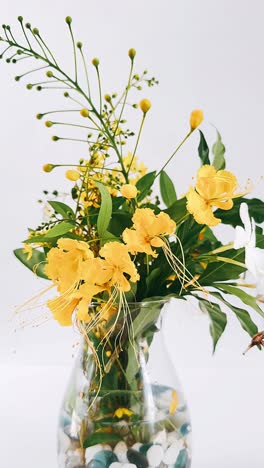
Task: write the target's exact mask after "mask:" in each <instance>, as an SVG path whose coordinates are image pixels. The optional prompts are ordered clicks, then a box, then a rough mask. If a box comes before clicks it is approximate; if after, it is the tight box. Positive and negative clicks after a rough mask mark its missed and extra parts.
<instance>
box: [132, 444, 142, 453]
mask: <svg viewBox="0 0 264 468" xmlns="http://www.w3.org/2000/svg"><path fill="white" fill-rule="evenodd" d="M142 445H143V444H141V443H140V442H136V443H135V444H134V445H132V449H133V450H136V451H137V452H139V449H140V447H142Z"/></svg>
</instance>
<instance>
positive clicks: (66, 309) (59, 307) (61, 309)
mask: <svg viewBox="0 0 264 468" xmlns="http://www.w3.org/2000/svg"><path fill="white" fill-rule="evenodd" d="M79 301H80V298H79V297H78V294H77V293H76V292H73V293H72V294H68V295H61V296H58V297H55V298H54V299H51V300H49V301H48V302H47V305H48V307H49V309H50V311H51V312H52V315H53V318H54V319H55V320H57V322H59V324H60V325H62V326H64V327H67V326H70V325H72V314H73V312H74V310H75V308H76V306H77V305H78V303H79Z"/></svg>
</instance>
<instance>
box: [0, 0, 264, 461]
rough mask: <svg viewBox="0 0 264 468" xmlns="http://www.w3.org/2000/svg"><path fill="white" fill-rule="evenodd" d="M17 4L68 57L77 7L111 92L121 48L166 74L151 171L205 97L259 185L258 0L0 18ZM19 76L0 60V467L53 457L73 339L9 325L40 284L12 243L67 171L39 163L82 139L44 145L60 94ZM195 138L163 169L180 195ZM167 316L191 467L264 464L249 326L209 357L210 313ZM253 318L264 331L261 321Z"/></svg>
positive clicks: (115, 5) (235, 160) (263, 10)
mask: <svg viewBox="0 0 264 468" xmlns="http://www.w3.org/2000/svg"><path fill="white" fill-rule="evenodd" d="M19 14H22V15H23V16H24V17H25V19H26V20H28V21H31V23H32V24H33V25H34V26H35V25H36V26H38V27H39V28H40V30H41V32H42V31H43V33H44V34H45V36H46V35H47V38H48V41H49V44H55V45H54V49H55V52H58V51H59V52H60V55H62V56H63V60H64V62H65V63H66V65H67V66H69V67H70V66H71V65H72V57H71V56H70V50H71V48H70V41H69V38H68V36H67V31H66V25H65V24H64V21H63V19H64V17H65V16H66V15H68V14H70V15H71V16H73V18H74V23H73V25H74V29H75V31H78V33H77V38H78V39H80V40H82V41H83V42H84V43H86V44H87V45H88V47H89V50H88V58H89V59H91V58H92V57H94V56H99V57H100V59H101V63H102V74H103V81H104V83H105V91H107V92H108V91H109V90H110V91H111V90H112V89H113V90H116V89H119V88H120V86H121V84H122V85H123V83H124V82H125V80H126V67H128V59H127V56H126V53H127V50H128V48H129V47H135V48H136V49H137V51H138V55H137V59H138V60H137V63H138V69H139V70H140V69H144V68H145V67H147V68H148V69H149V71H150V72H151V74H152V73H153V74H154V75H155V76H156V77H157V78H159V80H160V86H159V87H158V88H155V89H154V90H147V92H146V93H145V95H146V97H149V98H151V100H152V102H153V109H152V110H151V113H150V114H149V116H150V117H151V118H149V120H148V122H147V123H146V127H145V129H144V137H143V139H142V143H141V145H140V149H139V152H138V155H139V156H141V157H142V158H143V159H144V161H146V162H147V164H148V165H149V167H150V168H154V167H157V166H159V165H160V164H161V163H162V162H165V161H166V159H167V157H168V155H169V154H170V153H171V151H172V150H173V148H174V147H175V145H176V144H177V143H178V142H179V141H180V139H181V138H182V137H183V136H184V135H185V132H186V128H187V125H188V117H189V112H190V110H192V109H193V108H196V107H201V108H203V109H204V112H205V116H206V119H207V123H205V124H204V130H205V132H206V133H207V134H208V135H209V136H210V139H211V142H212V139H213V138H214V131H213V129H212V127H210V125H209V122H213V123H214V124H215V125H216V126H217V127H218V128H219V130H220V131H221V133H222V136H223V140H224V142H225V144H226V146H227V155H228V161H229V163H228V168H229V169H230V170H232V171H234V172H235V173H236V175H237V176H238V178H239V180H240V181H241V185H242V186H243V185H244V184H245V182H246V179H247V177H249V176H250V177H251V178H252V179H253V182H254V183H255V185H257V188H256V191H255V192H254V195H261V194H262V193H263V185H260V184H259V177H260V175H262V174H263V98H264V88H263V82H264V67H263V60H262V57H263V43H264V41H263V40H264V31H263V14H264V4H263V2H262V0H253V1H252V0H233V1H232V2H230V0H221V1H220V0H199V1H196V0H184V1H174V2H173V1H169V0H163V1H151V2H150V1H148V2H142V1H140V0H134V1H133V2H131V3H127V2H123V1H121V0H112V1H111V2H106V1H102V0H101V1H97V2H87V1H86V2H75V3H73V2H72V1H69V0H64V1H62V0H58V1H57V2H54V1H51V0H46V1H45V2H44V3H41V4H40V3H39V2H33V0H23V1H22V2H21V0H20V1H19V0H12V2H2V4H1V22H4V23H7V24H8V23H9V22H10V23H14V22H15V18H16V17H17V15H19ZM46 31H47V34H46V33H45V32H46ZM65 41H66V42H67V41H68V46H67V47H66V46H65V44H66V42H65ZM24 69H25V66H24V65H23V66H22V64H21V68H20V70H21V71H22V70H24ZM17 73H18V68H16V67H15V66H11V65H10V66H7V65H5V64H4V63H1V68H0V85H1V86H0V102H1V115H0V124H1V125H0V129H1V130H0V131H1V138H0V154H1V157H0V165H1V167H0V174H1V183H0V200H1V226H2V238H1V241H2V243H1V287H2V288H1V306H2V307H1V317H0V356H1V361H2V363H3V364H2V366H1V369H0V371H1V374H0V375H1V377H0V379H1V380H0V381H1V385H0V415H1V424H0V449H1V466H3V467H7V468H16V467H19V468H33V467H34V468H35V467H37V468H47V467H49V468H55V467H56V462H55V426H56V418H57V412H58V408H59V402H60V400H61V396H62V393H63V388H64V386H65V377H66V374H67V373H68V369H69V366H70V365H71V362H70V361H71V352H72V348H71V346H72V344H73V343H75V342H76V340H77V337H72V336H71V333H70V332H69V330H62V329H60V328H59V327H57V326H56V324H54V323H48V324H46V325H43V326H42V327H39V328H37V329H33V330H26V331H24V332H22V333H17V335H14V334H12V333H11V330H12V324H11V323H9V321H8V320H9V319H10V316H11V311H12V307H13V306H14V305H17V304H21V303H23V301H25V300H26V299H28V297H31V296H32V295H34V294H35V292H37V291H39V290H41V289H42V287H43V284H44V282H41V281H38V280H36V279H35V278H34V277H32V275H31V274H30V273H29V272H27V271H25V270H24V268H23V267H22V266H21V265H19V264H18V263H17V262H16V261H15V259H14V258H13V256H12V254H11V251H12V249H13V248H16V247H17V246H19V243H20V240H21V239H22V238H23V237H26V227H27V226H28V225H30V226H34V225H36V224H37V223H38V222H39V205H38V204H37V203H36V201H35V200H37V199H38V198H39V197H40V196H41V194H40V192H41V190H42V189H46V188H47V189H50V190H52V189H54V188H59V189H61V190H65V189H67V188H68V187H69V185H68V183H67V182H66V181H65V182H62V185H61V186H59V184H60V181H62V180H63V175H62V173H58V172H57V173H55V172H54V173H52V174H49V175H47V174H44V173H42V172H41V170H40V169H41V166H42V164H44V163H46V162H57V161H58V162H62V161H72V160H74V161H75V160H76V158H77V157H79V156H82V155H83V151H84V150H83V147H82V146H79V145H78V144H77V145H75V144H70V143H69V144H66V143H65V144H64V143H61V144H60V143H57V144H54V143H52V142H50V140H49V136H50V134H53V133H55V132H53V131H52V132H49V131H48V130H46V129H45V128H43V127H44V125H43V123H41V122H39V121H36V120H34V115H35V114H36V113H37V112H41V111H44V110H49V109H54V108H58V107H59V102H60V99H59V97H57V98H55V96H54V95H53V94H44V93H43V94H42V93H36V92H31V93H30V92H28V91H26V90H25V89H24V88H23V87H22V86H21V84H20V83H19V84H17V83H15V82H14V80H13V76H14V75H16V74H17ZM27 82H28V81H27V80H26V81H25V83H27ZM19 88H20V89H19ZM62 104H64V101H63V100H62ZM137 125H138V123H137V119H136V118H134V126H135V128H136V127H137ZM130 126H131V127H132V126H133V122H132V124H131V125H130ZM58 133H59V132H58ZM61 133H62V132H61ZM196 146H197V135H196V136H195V135H193V137H192V139H191V141H189V142H188V144H187V145H186V147H185V149H184V150H183V151H182V152H181V154H179V155H178V156H177V159H176V160H175V162H174V163H172V164H171V166H170V168H169V171H170V175H171V176H172V177H173V178H174V179H175V181H177V185H178V193H183V192H185V191H186V190H187V188H188V186H189V184H190V182H191V177H192V176H193V175H194V174H195V171H196V169H197V167H198V160H197V156H196ZM3 227H4V229H3ZM227 234H228V232H227V231H226V230H225V231H223V235H227ZM32 313H33V314H34V313H35V311H32ZM175 313H176V315H177V317H175V316H174V315H173V314H172V315H171V316H170V318H169V326H168V327H167V336H168V345H169V348H170V351H171V352H172V354H173V356H174V361H175V365H176V367H177V368H178V369H179V370H180V376H181V379H182V381H183V385H184V388H185V390H186V394H187V397H188V400H189V403H190V407H191V410H192V419H193V426H194V447H195V461H194V464H193V468H212V467H214V468H223V466H224V467H227V468H228V467H230V468H231V467H232V468H234V467H235V468H237V467H239V468H249V467H250V468H251V467H252V468H261V467H263V448H262V446H263V440H262V439H263V437H262V434H263V415H264V411H263V394H264V377H263V359H264V358H263V353H259V352H258V351H257V350H256V351H255V350H253V351H252V352H251V354H249V355H248V356H247V357H246V358H244V357H242V355H241V352H242V351H243V350H244V348H245V347H246V345H247V344H248V337H247V336H246V334H245V333H244V332H243V331H242V330H241V329H240V327H239V326H238V324H237V322H236V320H235V319H233V320H231V324H230V326H229V327H228V329H227V332H226V335H225V337H224V338H223V339H222V341H221V343H220V345H219V349H218V351H217V354H216V356H215V357H214V358H212V357H211V355H210V353H211V344H210V338H209V336H208V323H207V321H206V319H205V318H204V317H201V316H200V315H199V314H198V312H195V311H193V310H192V308H191V307H189V308H188V307H187V308H184V309H182V312H181V313H178V312H176V311H175ZM259 324H260V327H261V328H264V326H263V323H262V321H261V320H259ZM69 362H70V364H69ZM65 366H67V367H66V368H65ZM3 454H4V455H3ZM3 457H4V461H3ZM4 462H5V463H4Z"/></svg>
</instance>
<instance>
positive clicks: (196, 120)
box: [190, 109, 204, 131]
mask: <svg viewBox="0 0 264 468" xmlns="http://www.w3.org/2000/svg"><path fill="white" fill-rule="evenodd" d="M203 119H204V116H203V111H201V110H199V109H196V110H193V111H192V113H191V115H190V127H191V130H192V131H193V130H195V129H196V128H197V127H199V125H200V124H201V123H202V121H203Z"/></svg>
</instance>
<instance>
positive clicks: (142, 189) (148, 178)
mask: <svg viewBox="0 0 264 468" xmlns="http://www.w3.org/2000/svg"><path fill="white" fill-rule="evenodd" d="M155 177H156V171H153V172H149V173H148V174H146V175H144V176H143V177H141V179H139V180H138V181H137V183H136V187H137V189H138V191H139V194H138V197H137V200H138V201H142V200H144V198H145V197H146V196H147V195H148V193H149V191H150V189H151V187H152V185H153V183H154V180H155Z"/></svg>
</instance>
